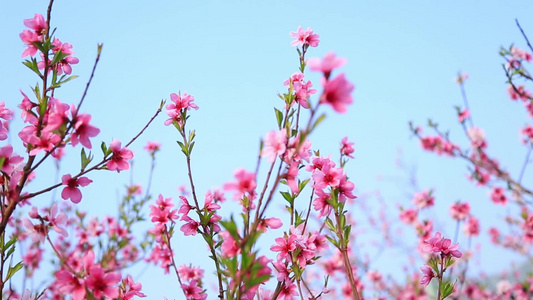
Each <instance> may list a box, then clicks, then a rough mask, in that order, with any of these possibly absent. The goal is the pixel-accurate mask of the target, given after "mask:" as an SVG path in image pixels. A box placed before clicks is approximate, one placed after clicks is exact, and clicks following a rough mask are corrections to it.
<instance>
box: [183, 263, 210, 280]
mask: <svg viewBox="0 0 533 300" xmlns="http://www.w3.org/2000/svg"><path fill="white" fill-rule="evenodd" d="M178 273H179V274H180V277H181V279H182V280H186V281H191V280H196V281H198V282H200V281H201V280H202V278H203V277H204V270H202V269H200V267H193V266H186V265H181V266H179V267H178Z"/></svg>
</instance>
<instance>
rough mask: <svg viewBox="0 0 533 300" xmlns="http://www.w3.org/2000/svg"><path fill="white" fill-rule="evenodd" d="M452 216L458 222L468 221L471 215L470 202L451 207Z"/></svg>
mask: <svg viewBox="0 0 533 300" xmlns="http://www.w3.org/2000/svg"><path fill="white" fill-rule="evenodd" d="M450 215H451V216H452V218H453V219H454V220H457V221H462V220H464V219H466V218H467V217H468V216H469V215H470V204H468V202H464V203H461V202H455V203H454V204H452V206H451V207H450Z"/></svg>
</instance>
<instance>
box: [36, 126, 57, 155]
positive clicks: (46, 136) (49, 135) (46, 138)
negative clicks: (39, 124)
mask: <svg viewBox="0 0 533 300" xmlns="http://www.w3.org/2000/svg"><path fill="white" fill-rule="evenodd" d="M28 142H29V143H28V144H31V145H32V146H33V149H31V151H30V153H29V154H30V156H34V155H37V154H39V153H40V152H41V151H43V150H44V151H46V152H50V151H52V149H54V147H56V146H58V145H59V143H60V142H61V137H60V136H59V135H57V134H55V133H53V132H50V131H43V132H41V136H39V137H37V136H35V135H30V136H29V141H28Z"/></svg>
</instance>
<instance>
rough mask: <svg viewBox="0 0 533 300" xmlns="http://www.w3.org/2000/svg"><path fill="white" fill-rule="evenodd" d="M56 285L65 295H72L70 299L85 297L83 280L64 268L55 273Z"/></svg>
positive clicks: (80, 299)
mask: <svg viewBox="0 0 533 300" xmlns="http://www.w3.org/2000/svg"><path fill="white" fill-rule="evenodd" d="M55 276H56V279H57V285H58V288H59V291H60V292H61V293H63V294H65V295H72V300H84V299H85V294H86V290H85V281H84V280H83V279H79V278H77V277H75V276H73V275H72V274H71V273H70V272H68V271H66V270H60V271H57V272H56V274H55Z"/></svg>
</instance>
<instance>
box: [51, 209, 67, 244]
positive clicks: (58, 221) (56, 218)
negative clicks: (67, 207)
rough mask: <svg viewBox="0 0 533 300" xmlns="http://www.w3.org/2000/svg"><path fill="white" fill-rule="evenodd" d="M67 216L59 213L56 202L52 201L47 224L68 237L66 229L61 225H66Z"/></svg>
mask: <svg viewBox="0 0 533 300" xmlns="http://www.w3.org/2000/svg"><path fill="white" fill-rule="evenodd" d="M67 221H68V217H67V215H66V214H62V213H59V214H58V208H57V203H54V204H53V205H52V207H51V208H50V212H49V213H48V225H49V226H52V228H53V229H54V231H55V232H57V233H59V234H61V235H62V236H64V237H68V233H67V230H66V229H65V228H64V227H63V226H65V225H67Z"/></svg>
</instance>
